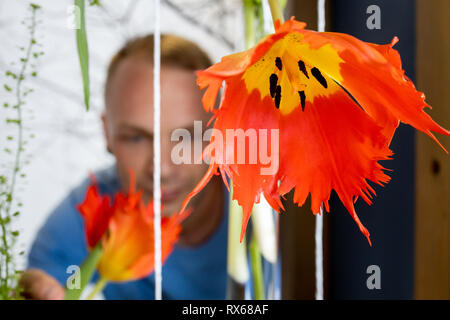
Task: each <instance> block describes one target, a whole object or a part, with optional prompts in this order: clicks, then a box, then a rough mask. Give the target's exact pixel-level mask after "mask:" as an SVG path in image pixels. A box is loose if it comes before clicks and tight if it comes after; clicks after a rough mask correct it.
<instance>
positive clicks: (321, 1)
mask: <svg viewBox="0 0 450 320" xmlns="http://www.w3.org/2000/svg"><path fill="white" fill-rule="evenodd" d="M317 26H318V31H319V32H324V31H325V0H317ZM322 240H323V210H322V207H320V213H319V214H316V232H315V243H316V250H315V255H316V300H323V243H322Z"/></svg>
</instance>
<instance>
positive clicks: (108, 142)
mask: <svg viewBox="0 0 450 320" xmlns="http://www.w3.org/2000/svg"><path fill="white" fill-rule="evenodd" d="M101 118H102V124H103V135H104V136H105V141H106V150H107V151H108V152H109V153H111V154H113V151H112V148H111V137H110V136H109V130H108V123H107V121H106V114H105V112H102V115H101Z"/></svg>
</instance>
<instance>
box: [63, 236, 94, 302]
mask: <svg viewBox="0 0 450 320" xmlns="http://www.w3.org/2000/svg"><path fill="white" fill-rule="evenodd" d="M101 256H102V246H101V242H100V241H99V243H98V244H97V245H96V246H95V247H94V249H92V250H91V252H90V253H89V255H88V256H87V258H86V259H85V260H84V261H83V263H82V265H81V267H80V288H79V289H69V288H67V289H66V294H65V297H64V299H65V300H78V299H80V296H81V294H82V293H83V290H84V288H85V287H86V285H87V284H88V283H89V281H90V280H91V278H92V275H93V274H94V272H95V268H96V267H97V264H98V261H99V260H100V258H101Z"/></svg>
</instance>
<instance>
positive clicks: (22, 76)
mask: <svg viewBox="0 0 450 320" xmlns="http://www.w3.org/2000/svg"><path fill="white" fill-rule="evenodd" d="M38 8H39V7H37V6H33V5H32V6H31V9H32V24H31V33H30V42H29V45H28V49H27V53H26V56H25V59H24V60H23V64H22V69H21V70H20V73H19V76H18V77H17V85H16V98H17V104H16V106H17V120H18V122H17V125H18V126H19V137H18V141H17V153H16V158H15V161H14V167H13V172H12V177H11V185H10V188H9V191H8V192H7V194H6V196H7V201H6V205H5V218H3V217H2V216H0V218H2V219H6V218H8V217H9V218H10V217H11V216H10V211H11V206H12V203H13V196H14V190H15V185H16V179H17V173H18V172H19V168H20V155H21V153H22V151H23V127H22V108H21V107H22V104H23V101H22V97H21V84H22V81H23V80H24V79H25V71H26V68H27V65H28V61H29V60H30V57H31V49H32V47H33V45H34V44H35V40H34V34H35V29H36V10H37V9H38ZM1 207H3V204H2V205H1ZM1 228H2V242H3V250H4V254H5V255H6V260H5V275H4V278H3V277H2V285H1V287H2V288H6V287H8V279H9V278H10V275H9V263H10V257H9V250H10V248H9V244H8V239H7V238H6V236H7V230H6V224H5V223H4V222H3V220H2V222H1Z"/></svg>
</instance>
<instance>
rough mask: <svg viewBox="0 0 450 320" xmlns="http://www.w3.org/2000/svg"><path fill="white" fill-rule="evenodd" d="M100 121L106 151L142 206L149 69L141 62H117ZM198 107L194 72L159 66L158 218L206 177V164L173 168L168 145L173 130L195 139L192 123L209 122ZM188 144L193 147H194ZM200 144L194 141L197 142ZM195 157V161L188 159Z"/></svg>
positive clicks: (149, 164)
mask: <svg viewBox="0 0 450 320" xmlns="http://www.w3.org/2000/svg"><path fill="white" fill-rule="evenodd" d="M106 106H107V107H106V112H105V115H104V116H103V117H102V118H103V123H104V129H105V136H106V140H107V146H108V149H109V150H110V151H111V152H112V153H113V154H114V156H115V158H116V162H117V168H118V174H119V177H120V180H121V183H122V186H123V188H124V189H125V190H127V189H128V185H129V171H128V170H129V169H132V170H133V171H134V172H135V174H136V180H137V187H138V189H141V190H142V191H143V198H144V201H145V203H146V202H147V201H148V200H149V199H151V198H152V195H153V66H152V64H151V63H149V62H147V61H145V60H143V59H139V58H126V59H124V60H123V61H121V62H120V63H119V65H118V67H117V69H116V70H115V73H114V75H113V77H112V79H111V81H110V83H109V87H108V91H107V95H106ZM209 117H210V116H209V115H207V114H206V113H205V112H204V111H203V109H202V106H201V92H200V90H198V87H197V86H196V83H195V74H194V72H193V71H188V70H183V69H180V68H176V67H169V66H162V67H161V125H160V126H161V187H162V192H163V194H162V203H163V205H164V209H163V212H162V214H163V215H164V216H170V215H172V214H173V213H175V212H178V211H179V210H180V208H181V204H182V202H183V200H184V198H185V197H186V196H187V194H188V193H189V192H190V191H191V190H192V189H193V188H194V187H195V185H196V184H197V183H198V181H200V179H201V177H202V176H203V175H204V174H205V172H206V169H207V165H206V164H204V163H203V164H180V165H175V164H174V163H173V162H172V160H171V151H172V148H173V146H174V145H175V144H177V143H179V142H177V141H175V142H172V141H171V139H170V138H171V134H172V132H173V131H174V130H175V129H178V128H186V129H188V130H189V131H190V132H191V136H192V137H193V136H194V135H193V126H194V121H195V120H201V121H202V122H203V125H205V124H206V123H207V121H208V119H209ZM193 142H194V141H192V143H191V144H192V147H193ZM199 142H200V143H201V141H198V142H197V143H199ZM192 158H193V157H192Z"/></svg>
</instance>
